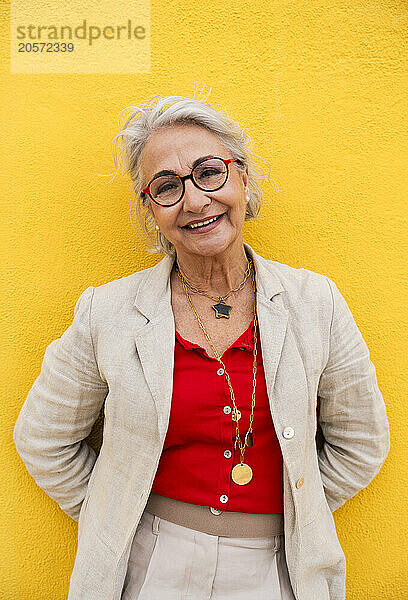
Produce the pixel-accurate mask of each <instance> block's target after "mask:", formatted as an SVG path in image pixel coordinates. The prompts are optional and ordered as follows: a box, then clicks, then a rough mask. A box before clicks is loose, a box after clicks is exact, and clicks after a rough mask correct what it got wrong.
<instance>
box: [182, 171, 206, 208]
mask: <svg viewBox="0 0 408 600" xmlns="http://www.w3.org/2000/svg"><path fill="white" fill-rule="evenodd" d="M184 185H185V189H184V196H183V199H182V203H183V210H184V212H194V213H200V212H202V211H203V209H204V208H205V207H206V206H208V205H209V204H211V198H209V197H208V195H207V194H209V192H205V191H203V190H200V189H199V188H197V187H196V186H195V185H194V183H193V182H192V181H191V179H186V181H185V182H184Z"/></svg>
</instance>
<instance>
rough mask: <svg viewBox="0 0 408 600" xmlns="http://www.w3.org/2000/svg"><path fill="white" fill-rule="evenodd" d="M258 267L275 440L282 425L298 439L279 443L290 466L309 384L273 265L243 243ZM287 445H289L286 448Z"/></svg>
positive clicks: (297, 456) (296, 454)
mask: <svg viewBox="0 0 408 600" xmlns="http://www.w3.org/2000/svg"><path fill="white" fill-rule="evenodd" d="M245 246H246V247H247V248H248V250H249V251H250V252H251V254H252V258H253V260H254V263H255V268H256V271H257V279H256V282H257V304H258V306H257V314H258V321H259V331H260V341H261V349H262V359H263V364H264V372H265V380H266V386H267V392H268V397H269V405H270V410H271V416H272V420H273V423H274V426H275V430H276V433H277V437H278V440H279V441H280V442H281V433H282V430H283V428H284V427H286V426H291V427H293V428H294V429H295V434H296V438H297V440H298V443H296V444H291V445H290V446H287V447H286V446H284V447H282V451H283V455H284V458H285V459H286V461H287V463H289V464H287V466H288V468H289V469H290V468H291V466H292V465H295V464H297V462H298V461H299V460H301V458H302V452H303V449H302V444H301V443H299V442H300V441H301V440H305V439H306V437H305V436H306V431H305V428H306V424H307V418H306V417H307V414H306V412H305V411H307V406H308V403H307V398H308V386H307V379H306V372H305V368H304V364H303V360H302V357H301V355H300V353H299V350H298V346H297V342H296V337H295V335H294V333H293V331H292V328H291V326H290V323H289V312H290V311H289V309H288V308H286V306H285V299H284V298H285V295H284V293H282V292H285V288H284V287H283V285H282V283H281V281H280V279H279V278H278V277H277V275H276V274H275V272H274V267H273V265H272V264H271V263H269V262H268V261H266V260H265V259H264V258H262V257H261V256H259V255H257V254H255V253H254V251H253V250H252V249H251V248H250V247H249V246H247V244H245ZM286 448H289V449H290V450H289V449H288V450H287V449H286Z"/></svg>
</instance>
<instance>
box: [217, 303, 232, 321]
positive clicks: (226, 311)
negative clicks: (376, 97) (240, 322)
mask: <svg viewBox="0 0 408 600" xmlns="http://www.w3.org/2000/svg"><path fill="white" fill-rule="evenodd" d="M231 308H232V306H230V305H229V304H225V302H223V301H222V300H221V301H220V302H219V303H218V304H214V305H213V309H214V310H215V316H216V318H217V319H221V318H222V317H224V318H225V319H229V316H230V312H231Z"/></svg>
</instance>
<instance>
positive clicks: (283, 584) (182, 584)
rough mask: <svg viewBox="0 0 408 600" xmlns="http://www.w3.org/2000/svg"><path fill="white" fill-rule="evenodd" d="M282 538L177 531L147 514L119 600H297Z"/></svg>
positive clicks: (141, 525)
mask: <svg viewBox="0 0 408 600" xmlns="http://www.w3.org/2000/svg"><path fill="white" fill-rule="evenodd" d="M284 544H285V538H284V536H283V535H275V536H270V537H264V538H231V537H223V536H217V535H209V534H207V533H203V532H201V531H195V530H194V529H190V528H188V527H182V526H181V525H176V524H175V523H171V522H170V521H166V520H164V519H162V518H160V517H158V516H157V515H152V514H151V513H149V512H146V510H145V511H144V512H143V515H142V517H141V520H140V522H139V525H138V528H137V530H136V533H135V536H134V539H133V542H132V548H131V552H130V556H129V563H128V569H127V573H126V577H125V582H124V587H123V591H122V596H121V598H122V600H296V599H295V596H294V594H293V591H292V587H291V584H290V580H289V574H288V570H287V565H286V558H285V546H284Z"/></svg>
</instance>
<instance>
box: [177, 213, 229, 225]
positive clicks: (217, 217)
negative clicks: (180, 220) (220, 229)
mask: <svg viewBox="0 0 408 600" xmlns="http://www.w3.org/2000/svg"><path fill="white" fill-rule="evenodd" d="M223 214H224V213H222V214H221V215H218V216H216V217H211V219H207V220H205V221H200V223H192V224H191V225H184V228H185V229H199V228H200V227H205V226H206V225H209V224H210V223H214V222H215V221H218V220H219V219H220V218H221V217H222V215H223Z"/></svg>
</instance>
